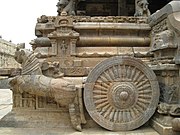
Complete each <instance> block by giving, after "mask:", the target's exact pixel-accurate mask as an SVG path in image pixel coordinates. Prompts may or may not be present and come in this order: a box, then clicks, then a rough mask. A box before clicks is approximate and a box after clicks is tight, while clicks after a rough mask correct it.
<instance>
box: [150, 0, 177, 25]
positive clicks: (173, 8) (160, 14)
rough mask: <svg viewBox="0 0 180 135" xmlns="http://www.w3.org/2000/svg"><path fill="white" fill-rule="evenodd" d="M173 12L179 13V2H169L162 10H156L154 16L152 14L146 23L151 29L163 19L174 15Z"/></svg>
mask: <svg viewBox="0 0 180 135" xmlns="http://www.w3.org/2000/svg"><path fill="white" fill-rule="evenodd" d="M175 12H180V1H179V0H176V1H171V2H170V3H168V4H167V5H166V6H164V7H163V8H162V9H160V10H157V11H156V12H155V13H154V14H152V15H151V16H150V17H149V18H148V23H149V25H150V26H151V27H152V26H154V25H156V24H157V23H159V22H160V21H162V20H163V19H165V18H167V17H168V15H170V14H172V13H175Z"/></svg>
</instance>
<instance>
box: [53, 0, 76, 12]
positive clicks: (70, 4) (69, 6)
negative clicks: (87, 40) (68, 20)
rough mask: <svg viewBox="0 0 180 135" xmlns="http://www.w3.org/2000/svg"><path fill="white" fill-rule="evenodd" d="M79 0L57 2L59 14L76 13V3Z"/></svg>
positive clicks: (60, 0)
mask: <svg viewBox="0 0 180 135" xmlns="http://www.w3.org/2000/svg"><path fill="white" fill-rule="evenodd" d="M77 1H78V0H59V2H58V3H57V5H56V6H57V12H58V15H61V13H62V12H66V13H67V14H68V15H76V11H75V10H76V3H77Z"/></svg>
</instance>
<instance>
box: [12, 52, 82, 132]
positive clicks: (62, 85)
mask: <svg viewBox="0 0 180 135" xmlns="http://www.w3.org/2000/svg"><path fill="white" fill-rule="evenodd" d="M15 60H16V61H17V62H18V63H20V64H21V65H22V74H21V75H20V76H17V77H15V78H13V79H12V80H11V81H10V86H11V89H12V90H13V91H14V92H20V93H23V92H27V93H29V94H32V95H37V96H43V97H51V98H54V100H55V101H56V102H57V103H59V104H60V105H61V106H67V107H69V113H70V119H71V123H72V125H73V127H74V128H75V129H76V130H78V131H81V125H80V122H79V119H78V117H77V114H76V109H75V98H76V97H77V88H76V86H75V85H74V84H73V83H72V82H69V81H67V80H65V79H64V78H63V77H62V78H59V79H54V78H50V77H46V76H44V75H43V74H42V71H41V67H40V62H39V61H38V59H37V58H36V56H35V54H34V53H32V52H30V51H28V50H25V49H21V50H19V49H18V50H17V51H16V53H15Z"/></svg>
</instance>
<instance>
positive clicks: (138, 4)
mask: <svg viewBox="0 0 180 135" xmlns="http://www.w3.org/2000/svg"><path fill="white" fill-rule="evenodd" d="M148 5H149V3H148V1H147V0H136V1H135V8H136V12H135V14H134V16H143V17H148V16H150V15H151V13H150V11H149V9H148Z"/></svg>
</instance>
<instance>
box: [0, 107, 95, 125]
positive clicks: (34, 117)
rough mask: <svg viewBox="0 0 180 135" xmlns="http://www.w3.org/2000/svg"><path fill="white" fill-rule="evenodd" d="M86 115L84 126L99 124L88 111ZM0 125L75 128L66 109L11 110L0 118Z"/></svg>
mask: <svg viewBox="0 0 180 135" xmlns="http://www.w3.org/2000/svg"><path fill="white" fill-rule="evenodd" d="M85 115H86V116H85V117H86V118H87V124H86V125H83V128H93V127H97V126H98V125H97V124H96V123H95V122H94V121H93V120H92V119H91V117H90V116H89V115H88V114H87V113H86V114H85ZM0 127H13V128H58V129H61V128H70V129H73V126H72V124H71V120H70V116H69V113H68V110H66V109H65V110H60V111H51V110H49V111H47V110H46V111H45V110H42V111H39V110H38V111H37V110H34V111H29V110H20V111H11V112H10V113H8V114H7V115H6V116H5V117H3V118H2V119H1V120H0Z"/></svg>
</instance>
